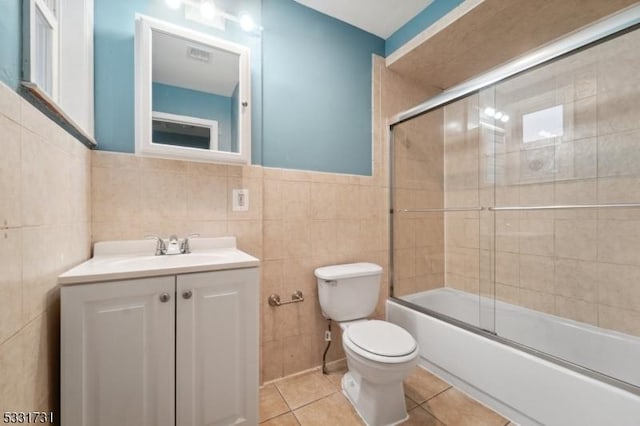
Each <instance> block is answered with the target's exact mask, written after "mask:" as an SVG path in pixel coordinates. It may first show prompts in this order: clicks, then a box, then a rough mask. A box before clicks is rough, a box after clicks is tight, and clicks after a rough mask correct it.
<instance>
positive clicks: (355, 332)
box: [343, 320, 418, 364]
mask: <svg viewBox="0 0 640 426" xmlns="http://www.w3.org/2000/svg"><path fill="white" fill-rule="evenodd" d="M343 341H344V344H345V346H346V347H347V348H348V349H350V350H351V351H353V352H354V353H356V354H358V355H360V356H361V357H364V358H366V359H369V360H371V361H376V362H380V363H385V364H397V363H403V362H407V361H409V360H411V359H413V358H415V357H416V355H417V351H418V345H417V343H416V341H415V339H414V338H413V336H411V334H409V333H408V332H407V331H406V330H405V329H403V328H402V327H399V326H397V325H395V324H392V323H390V322H386V321H379V320H371V321H363V322H358V323H356V324H353V325H351V326H349V327H348V328H347V329H346V330H345V332H344V335H343Z"/></svg>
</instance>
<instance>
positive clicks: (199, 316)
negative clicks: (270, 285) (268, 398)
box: [176, 268, 259, 426]
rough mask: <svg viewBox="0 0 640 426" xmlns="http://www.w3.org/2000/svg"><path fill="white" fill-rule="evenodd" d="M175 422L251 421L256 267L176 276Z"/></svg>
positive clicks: (195, 425)
mask: <svg viewBox="0 0 640 426" xmlns="http://www.w3.org/2000/svg"><path fill="white" fill-rule="evenodd" d="M177 290H178V294H177V297H178V298H177V303H176V305H177V309H176V348H177V349H176V381H177V383H176V393H177V395H176V410H177V416H176V419H177V424H178V425H179V426H201V425H211V426H218V425H220V426H221V425H257V424H258V419H257V416H256V415H257V413H256V410H255V407H257V405H258V366H259V359H258V310H259V307H258V297H257V294H258V291H259V290H258V269H257V268H252V269H239V270H232V271H220V272H207V273H200V274H188V275H179V276H178V277H177Z"/></svg>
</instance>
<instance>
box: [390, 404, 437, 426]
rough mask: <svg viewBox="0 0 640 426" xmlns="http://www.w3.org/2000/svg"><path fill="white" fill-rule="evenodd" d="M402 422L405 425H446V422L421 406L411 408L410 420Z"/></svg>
mask: <svg viewBox="0 0 640 426" xmlns="http://www.w3.org/2000/svg"><path fill="white" fill-rule="evenodd" d="M401 424H402V425H403V426H444V423H441V422H440V421H438V419H436V418H435V417H433V416H432V415H431V414H429V413H428V412H427V411H426V410H424V409H423V408H422V407H419V406H418V407H415V408H414V409H412V410H409V420H407V421H406V422H404V423H401Z"/></svg>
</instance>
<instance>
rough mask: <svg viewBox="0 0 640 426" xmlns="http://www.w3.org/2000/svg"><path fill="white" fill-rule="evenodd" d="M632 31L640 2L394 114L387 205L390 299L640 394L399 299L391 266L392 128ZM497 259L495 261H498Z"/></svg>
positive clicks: (638, 391)
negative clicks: (395, 290)
mask: <svg viewBox="0 0 640 426" xmlns="http://www.w3.org/2000/svg"><path fill="white" fill-rule="evenodd" d="M634 30H640V4H639V5H635V6H631V7H628V8H625V9H623V10H622V11H620V12H617V13H615V14H613V15H611V16H609V17H607V18H604V19H602V20H600V21H597V22H596V23H594V24H592V25H590V26H588V27H586V28H583V29H581V30H578V31H575V32H573V33H570V34H569V35H568V36H565V37H563V38H561V39H559V40H558V41H556V42H554V43H551V44H549V45H546V46H544V47H542V48H539V49H536V50H534V51H532V52H531V53H529V54H527V55H526V56H524V57H522V58H519V59H515V60H512V61H509V62H507V63H505V64H504V65H502V66H500V67H498V68H496V69H494V70H492V71H489V72H487V73H484V74H481V75H480V76H478V77H474V78H472V79H470V80H467V81H465V82H463V83H461V84H459V85H456V86H454V87H452V88H450V89H447V90H445V91H443V92H442V93H440V94H438V95H436V96H434V97H432V98H429V99H427V100H426V101H425V102H423V103H421V104H419V105H417V106H415V107H413V108H410V109H408V110H406V111H403V112H401V113H399V114H396V115H395V116H393V117H392V118H391V119H390V120H389V122H388V140H389V157H388V158H389V207H390V209H389V298H390V299H391V300H393V301H394V302H396V303H398V304H400V305H402V306H405V307H407V308H409V309H413V310H417V311H419V312H422V313H424V314H426V315H429V316H431V317H434V318H437V319H439V320H442V321H445V322H447V323H449V324H452V325H455V326H457V327H460V328H462V329H465V330H467V331H470V332H472V333H475V334H477V335H480V336H482V337H485V338H488V339H491V340H493V341H496V342H498V343H502V344H504V345H507V346H509V347H512V348H514V349H518V350H521V351H523V352H526V353H529V354H531V355H534V356H536V357H538V358H541V359H544V360H546V361H549V362H552V363H554V364H557V365H559V366H562V367H565V368H568V369H569V370H572V371H575V372H577V373H580V374H583V375H585V376H588V377H591V378H593V379H596V380H599V381H601V382H604V383H607V384H609V385H612V386H615V387H617V388H620V389H623V390H625V391H627V392H631V393H633V394H635V395H640V387H638V386H634V385H632V384H630V383H627V382H624V381H622V380H619V379H616V378H614V377H611V376H608V375H606V374H603V373H600V372H599V371H596V370H591V369H589V368H587V367H584V366H582V365H579V364H575V363H573V362H570V361H567V360H565V359H562V358H559V357H556V356H553V355H550V354H548V353H546V352H543V351H540V350H537V349H534V348H532V347H529V346H526V345H523V344H521V343H518V342H516V341H514V340H510V339H507V338H505V337H502V336H499V335H498V334H496V333H495V332H493V331H489V330H485V329H482V328H479V327H476V326H473V325H471V324H468V323H466V322H464V321H461V320H459V319H456V318H453V317H450V316H448V315H445V314H442V313H440V312H436V311H433V310H431V309H428V308H424V307H421V306H418V305H416V304H413V303H411V302H408V301H405V300H403V299H400V298H398V297H395V296H394V264H393V260H394V245H393V232H394V229H393V223H394V214H395V213H396V212H394V209H393V207H394V204H393V201H394V184H395V181H394V175H395V173H394V164H395V162H394V161H395V158H394V132H393V130H394V127H395V126H397V125H399V124H402V123H404V122H406V121H408V120H411V119H413V118H415V117H418V116H420V115H423V114H426V113H428V112H430V111H433V110H435V109H437V108H440V107H443V106H446V105H447V104H450V103H453V102H455V101H458V100H460V99H462V98H465V97H467V96H470V95H473V94H478V93H480V91H481V90H482V89H485V88H487V87H489V86H491V85H494V84H496V83H499V82H501V81H503V80H506V79H508V78H511V77H515V76H517V75H520V74H523V73H525V72H527V71H530V70H533V69H535V68H538V67H542V66H544V65H547V64H549V63H551V62H554V61H556V60H559V59H561V58H563V57H566V56H570V55H572V54H574V53H577V52H578V51H580V50H583V49H587V48H590V47H592V46H595V45H598V44H601V43H603V42H605V41H608V40H611V39H613V38H616V37H618V36H620V35H622V34H625V33H627V32H631V31H634ZM603 206H604V205H603ZM603 206H600V205H597V206H596V205H588V206H586V205H585V206H583V208H597V207H603ZM608 206H609V207H640V204H637V205H636V204H633V205H632V204H619V205H608ZM573 207H575V206H541V207H539V208H545V209H559V208H573ZM605 207H606V206H605ZM509 208H510V209H519V207H509ZM482 209H485V208H482ZM496 209H497V210H504V209H505V208H497V207H495V206H492V207H488V208H486V210H489V211H495V210H496ZM529 209H531V207H529ZM442 210H443V212H446V210H447V209H442ZM493 261H494V262H495V260H493ZM492 270H493V269H492ZM492 275H493V273H492ZM494 300H495V299H494Z"/></svg>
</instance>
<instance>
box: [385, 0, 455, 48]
mask: <svg viewBox="0 0 640 426" xmlns="http://www.w3.org/2000/svg"><path fill="white" fill-rule="evenodd" d="M463 1H464V0H434V1H433V2H432V3H431V4H430V5H429V6H427V7H425V8H424V9H423V10H422V12H420V13H418V14H417V15H416V16H414V17H413V18H412V19H410V20H409V21H408V22H407V23H406V24H404V25H403V26H402V27H400V28H399V29H398V30H396V32H394V33H393V34H391V36H390V37H389V38H388V39H387V40H386V41H385V49H384V50H385V56H389V55H390V54H392V53H393V52H395V51H396V50H398V49H399V48H400V47H402V46H403V45H404V44H405V43H406V42H408V41H409V40H411V39H412V38H414V37H415V36H417V35H418V34H420V33H421V32H422V31H424V30H426V29H427V28H429V27H430V26H431V25H433V24H434V23H435V22H436V21H437V20H438V19H440V18H442V17H443V16H444V15H446V14H447V13H449V12H451V10H453V9H455V8H456V7H457V6H459V5H460V4H461V3H462V2H463Z"/></svg>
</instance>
